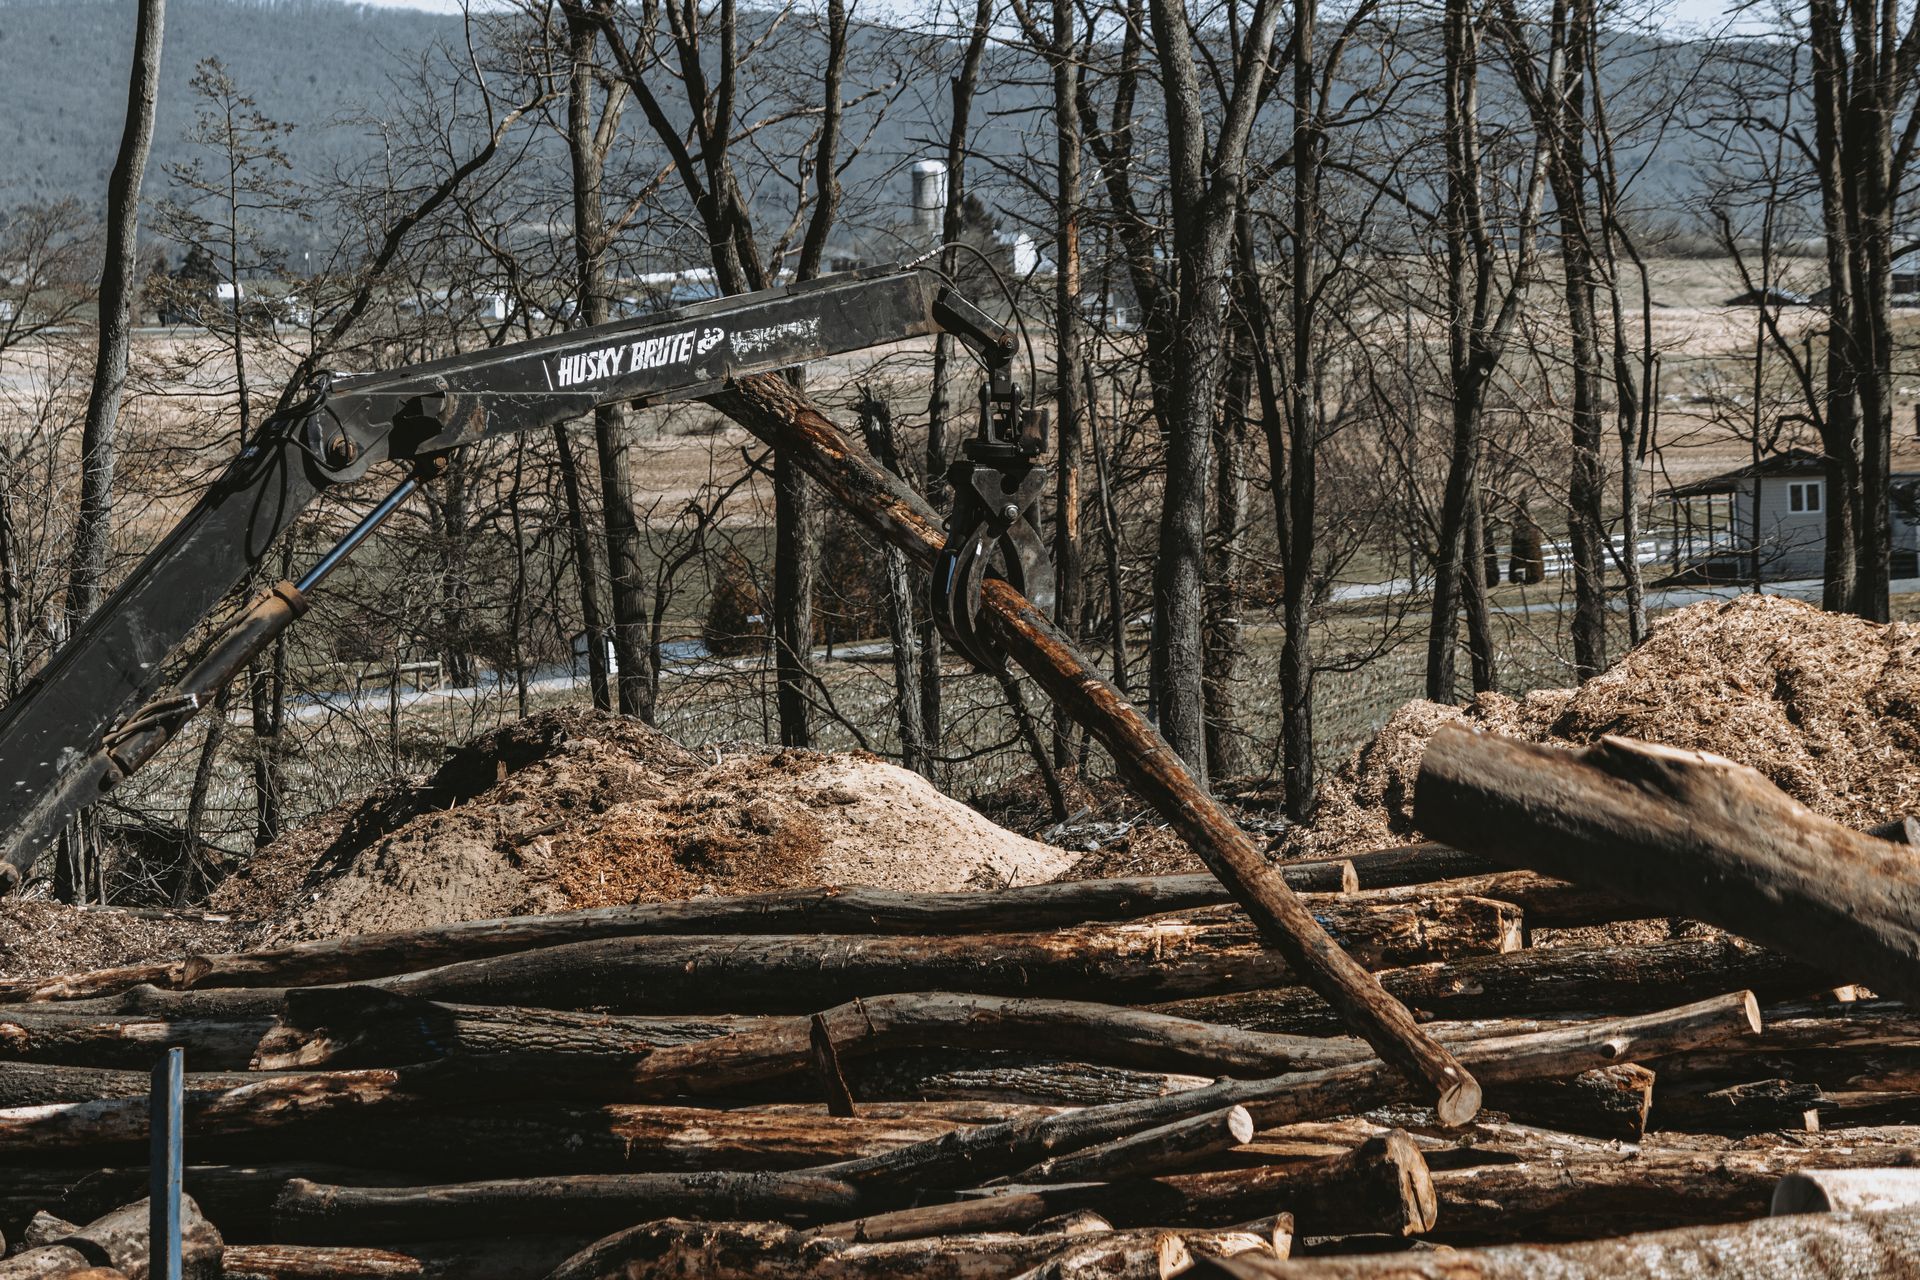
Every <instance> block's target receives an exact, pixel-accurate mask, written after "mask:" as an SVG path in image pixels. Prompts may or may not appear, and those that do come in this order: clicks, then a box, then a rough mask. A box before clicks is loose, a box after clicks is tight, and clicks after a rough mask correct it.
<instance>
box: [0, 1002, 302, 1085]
mask: <svg viewBox="0 0 1920 1280" xmlns="http://www.w3.org/2000/svg"><path fill="white" fill-rule="evenodd" d="M274 1026H275V1021H274V1019H272V1018H242V1019H232V1020H224V1021H221V1020H211V1019H198V1018H188V1019H178V1020H176V1019H170V1018H157V1017H152V1016H149V1015H144V1014H127V1015H113V1014H105V1015H102V1014H93V1013H76V1012H71V1011H68V1010H65V1009H11V1010H8V1011H7V1012H5V1013H4V1014H0V1062H57V1063H64V1064H66V1065H68V1066H75V1067H117V1068H120V1069H122V1070H128V1071H144V1070H146V1069H147V1068H149V1067H151V1066H152V1065H153V1060H154V1057H155V1056H156V1055H157V1054H159V1053H160V1052H162V1051H163V1050H165V1049H167V1048H170V1047H171V1046H174V1045H179V1046H180V1047H182V1048H184V1049H185V1050H187V1054H188V1060H189V1061H191V1062H192V1063H193V1064H194V1065H195V1066H197V1067H201V1068H206V1069H210V1070H216V1071H225V1070H245V1069H246V1067H247V1065H248V1063H249V1062H250V1061H252V1059H253V1054H254V1050H255V1048H256V1046H258V1044H259V1043H260V1039H261V1037H262V1036H264V1035H266V1034H267V1033H268V1032H269V1031H271V1030H272V1029H273V1027H274Z"/></svg>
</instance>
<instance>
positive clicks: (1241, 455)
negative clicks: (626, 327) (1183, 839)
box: [1206, 333, 1253, 778]
mask: <svg viewBox="0 0 1920 1280" xmlns="http://www.w3.org/2000/svg"><path fill="white" fill-rule="evenodd" d="M1233 345H1234V357H1233V366H1232V371H1231V372H1230V373H1229V375H1228V378H1227V395H1226V407H1225V411H1224V412H1222V413H1221V415H1220V417H1219V418H1218V420H1217V421H1216V422H1215V424H1214V437H1213V537H1212V539H1211V540H1210V542H1209V544H1208V548H1207V641H1206V644H1207V666H1206V690H1207V769H1208V771H1209V772H1210V773H1211V774H1212V775H1213V776H1214V777H1215V778H1229V777H1233V776H1235V775H1237V774H1239V773H1241V772H1242V769H1243V757H1244V751H1243V749H1242V748H1243V740H1242V738H1241V736H1240V710H1239V706H1240V700H1239V697H1238V689H1239V681H1240V659H1241V657H1242V656H1243V654H1244V652H1245V647H1246V646H1245V641H1244V639H1243V637H1242V634H1241V626H1240V533H1241V530H1242V529H1243V528H1244V527H1245V525H1246V522H1247V478H1246V466H1245V461H1246V434H1247V400H1248V397H1249V395H1250V394H1251V385H1252V382H1253V364H1252V359H1251V356H1250V353H1249V352H1248V351H1247V338H1246V336H1245V334H1244V333H1239V334H1236V337H1235V341H1234V344H1233Z"/></svg>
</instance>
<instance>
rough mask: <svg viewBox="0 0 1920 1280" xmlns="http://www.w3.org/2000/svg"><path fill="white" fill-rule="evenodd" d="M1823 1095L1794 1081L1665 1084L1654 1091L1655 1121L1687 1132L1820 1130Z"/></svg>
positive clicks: (1817, 1088) (1814, 1087)
mask: <svg viewBox="0 0 1920 1280" xmlns="http://www.w3.org/2000/svg"><path fill="white" fill-rule="evenodd" d="M1822 1099H1823V1095H1822V1093H1821V1090H1820V1086H1819V1085H1817V1084H1812V1083H1795V1082H1794V1081H1791V1080H1743V1081H1740V1082H1738V1083H1735V1084H1718V1083H1713V1082H1699V1081H1692V1082H1686V1083H1680V1084H1672V1083H1667V1082H1662V1084H1661V1085H1660V1087H1659V1088H1658V1089H1657V1090H1655V1091H1654V1099H1653V1118H1652V1120H1651V1121H1650V1123H1651V1124H1652V1125H1653V1127H1654V1128H1656V1129H1678V1130H1684V1131H1685V1132H1688V1133H1761V1132H1764V1131H1766V1130H1768V1129H1817V1128H1819V1120H1818V1118H1817V1117H1818V1115H1819V1112H1820V1104H1821V1101H1822Z"/></svg>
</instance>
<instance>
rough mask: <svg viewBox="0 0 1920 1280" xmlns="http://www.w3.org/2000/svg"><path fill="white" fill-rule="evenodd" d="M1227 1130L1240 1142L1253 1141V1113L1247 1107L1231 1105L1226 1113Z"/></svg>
mask: <svg viewBox="0 0 1920 1280" xmlns="http://www.w3.org/2000/svg"><path fill="white" fill-rule="evenodd" d="M1226 1123H1227V1132H1228V1133H1229V1134H1231V1135H1232V1136H1233V1140H1234V1141H1235V1142H1239V1143H1247V1142H1252V1141H1253V1130H1254V1124H1253V1114H1252V1113H1251V1112H1249V1111H1248V1110H1247V1109H1246V1108H1245V1107H1237V1106H1236V1107H1229V1108H1227V1113H1226Z"/></svg>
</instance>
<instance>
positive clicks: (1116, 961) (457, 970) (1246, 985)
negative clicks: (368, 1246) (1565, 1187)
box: [369, 898, 1520, 1040]
mask: <svg viewBox="0 0 1920 1280" xmlns="http://www.w3.org/2000/svg"><path fill="white" fill-rule="evenodd" d="M1296 901H1297V900H1296ZM1318 915H1319V917H1320V918H1321V919H1323V920H1325V921H1326V922H1327V928H1328V929H1330V930H1331V931H1332V932H1333V933H1334V934H1335V935H1336V936H1338V937H1339V938H1340V940H1341V943H1342V944H1343V945H1345V946H1347V947H1349V948H1351V949H1352V950H1353V953H1354V954H1355V955H1356V956H1359V957H1362V958H1363V959H1364V960H1365V962H1366V963H1369V964H1376V965H1381V966H1385V965H1390V964H1395V963H1411V962H1413V961H1416V960H1431V959H1441V958H1445V957H1447V956H1450V955H1461V954H1469V953H1483V952H1498V951H1512V950H1515V949H1517V948H1518V947H1519V946H1520V913H1519V911H1518V910H1517V909H1515V908H1514V907H1512V906H1510V905H1508V904H1506V903H1499V902H1492V901H1488V900H1486V899H1481V898H1446V899H1437V900H1435V901H1433V902H1431V903H1425V904H1413V903H1393V904H1388V905H1383V906H1377V907H1365V906H1363V907H1353V906H1349V905H1347V904H1346V903H1345V902H1344V900H1340V901H1335V902H1332V903H1330V904H1329V905H1327V906H1326V907H1325V908H1324V909H1322V910H1321V911H1320V912H1319V913H1318ZM1316 927H1318V926H1316ZM1345 954H1346V953H1344V952H1343V953H1342V955H1343V956H1344V955H1345ZM1296 974H1297V971H1296V970H1295V969H1294V968H1293V966H1292V963H1291V960H1290V959H1289V958H1288V957H1285V956H1283V955H1281V954H1279V953H1278V952H1277V951H1274V950H1269V949H1268V948H1267V946H1266V945H1265V944H1264V935H1262V934H1260V933H1259V932H1258V931H1256V930H1255V929H1254V928H1253V927H1252V926H1250V925H1248V924H1247V923H1245V922H1244V920H1243V919H1241V918H1239V916H1238V913H1237V912H1233V911H1231V910H1230V909H1226V908H1214V909H1211V910H1202V911H1198V912H1194V913H1189V914H1187V915H1184V916H1181V917H1175V918H1167V917H1161V918H1157V919H1152V920H1142V921H1136V922H1130V923H1122V924H1102V925H1082V926H1075V927H1071V928H1064V929H1058V930H1054V931H1052V932H1048V933H1005V934H976V935H967V936H961V937H953V938H940V937H925V938H908V937H885V936H858V935H825V936H815V935H809V936H797V935H795V936H756V937H749V938H735V939H716V938H678V937H642V938H610V939H607V940H605V941H600V942H578V943H570V944H568V945H565V946H558V947H546V948H543V949H541V950H539V951H523V952H516V953H514V954H511V955H503V956H494V957H491V958H489V959H485V960H469V961H464V962H462V963H459V964H453V965H447V966H444V967H442V968H439V969H429V970H425V971H423V972H420V973H412V974H403V975H401V976H398V977H393V978H382V979H379V980H377V981H376V982H374V983H371V984H369V985H373V986H377V987H379V988H381V989H383V990H387V991H393V992H396V993H399V994H403V995H415V996H423V997H427V998H431V999H438V1000H458V1001H465V1002H468V1003H474V1004H487V1003H506V1004H532V1005H539V1006H541V1007H550V1008H604V1009H609V1010H613V1011H616V1012H627V1013H674V1012H701V1011H710V1010H714V1009H725V1010H728V1011H731V1012H765V1013H803V1012H812V1011H813V1010H816V1009H820V1008H824V1007H826V1006H828V1005H833V1004H839V1003H841V1002H842V1001H846V1000H851V999H853V998H855V997H857V996H871V995H881V994H885V993H887V992H891V991H902V990H906V991H923V990H944V991H974V992H979V993H981V994H990V995H1039V996H1051V997H1059V998H1068V999H1105V1000H1110V1001H1117V1002H1125V1001H1130V1000H1151V999H1163V1000H1164V999H1171V998H1173V997H1175V996H1180V995H1198V994H1203V993H1213V992H1219V991H1231V990H1247V989H1250V988H1254V987H1259V986H1272V985H1276V984H1278V983H1282V982H1291V981H1297V980H1298V979H1297V976H1296ZM1422 1038H1423V1040H1424V1039H1426V1037H1425V1034H1424V1033H1422Z"/></svg>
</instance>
